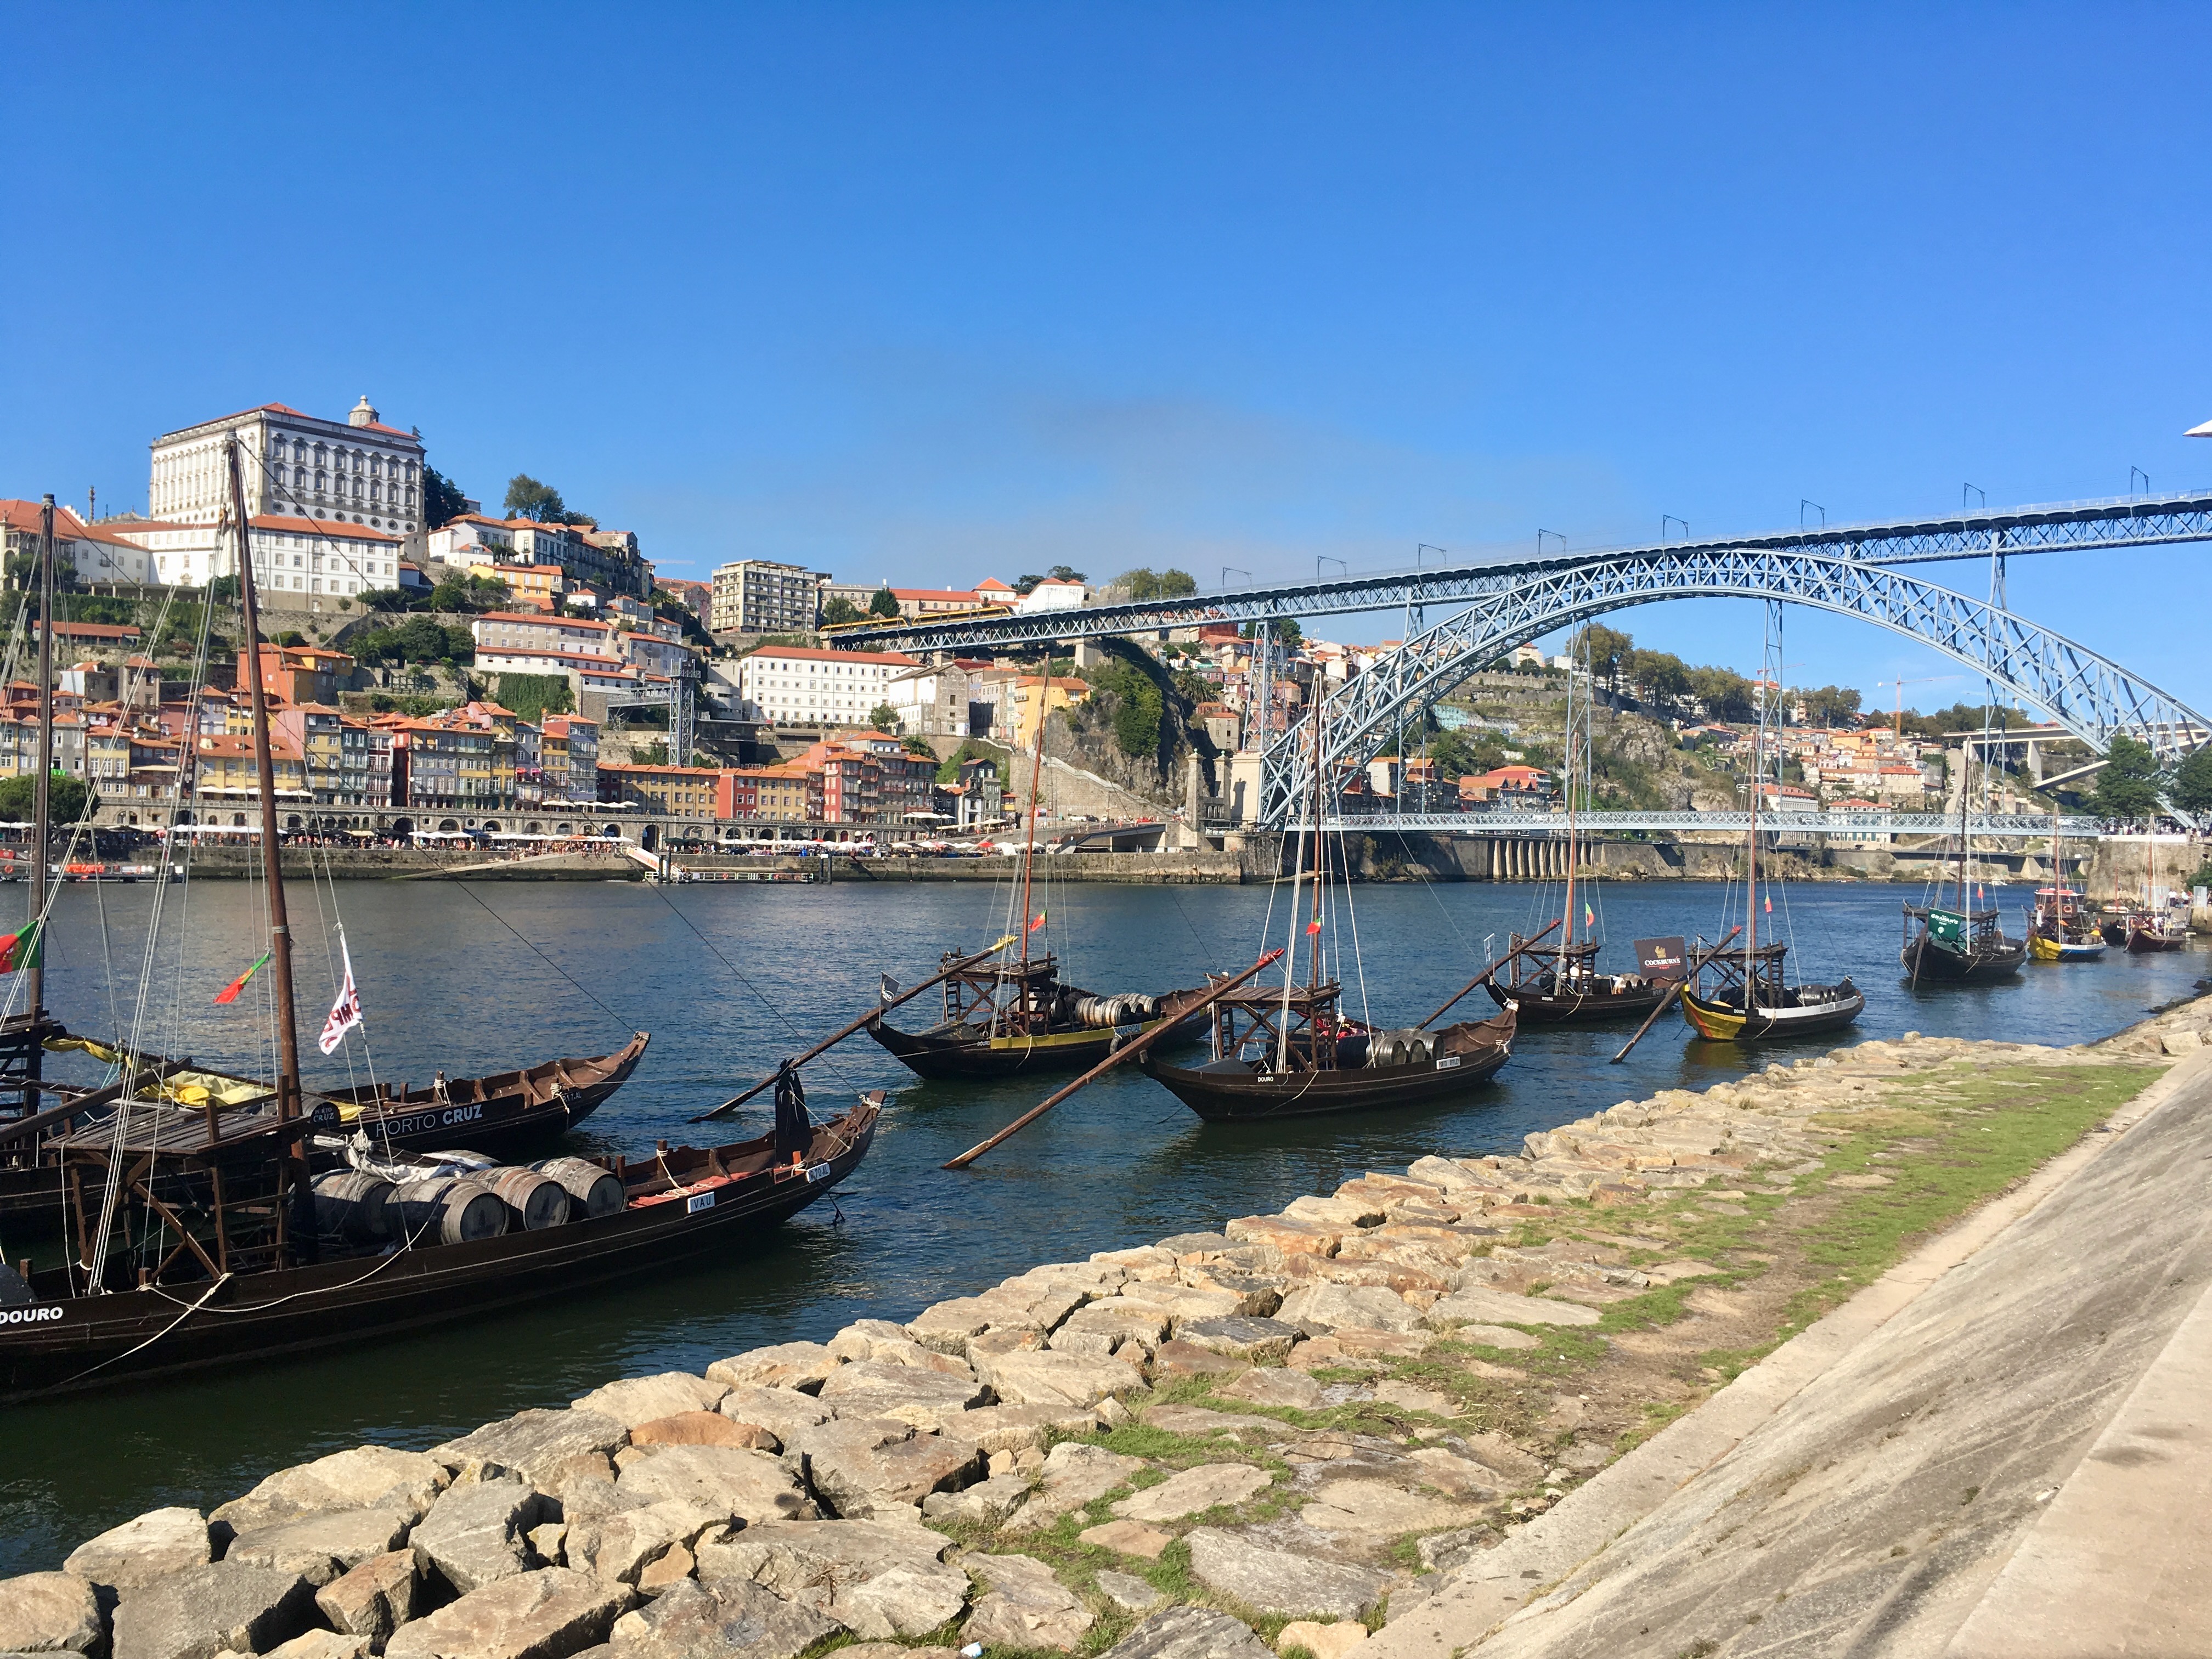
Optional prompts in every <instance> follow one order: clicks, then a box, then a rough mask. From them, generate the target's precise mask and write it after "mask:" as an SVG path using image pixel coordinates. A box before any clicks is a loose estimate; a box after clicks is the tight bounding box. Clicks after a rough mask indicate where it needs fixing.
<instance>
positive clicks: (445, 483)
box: [422, 464, 513, 530]
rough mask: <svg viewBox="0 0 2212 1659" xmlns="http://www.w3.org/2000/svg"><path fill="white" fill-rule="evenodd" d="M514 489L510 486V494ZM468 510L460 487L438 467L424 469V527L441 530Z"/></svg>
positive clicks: (467, 504)
mask: <svg viewBox="0 0 2212 1659" xmlns="http://www.w3.org/2000/svg"><path fill="white" fill-rule="evenodd" d="M512 488H513V487H512V486H509V490H510V493H512ZM468 510H469V503H468V498H467V497H466V496H465V495H462V494H461V491H460V486H459V485H458V484H456V483H454V482H453V480H452V479H451V478H448V477H447V476H446V475H445V474H444V473H442V472H441V471H438V469H437V468H436V467H435V466H431V465H427V464H426V465H424V466H423V468H422V527H423V528H424V529H425V530H436V529H440V528H441V527H442V526H446V525H449V524H451V523H452V522H453V520H456V519H458V518H459V517H460V516H461V514H462V513H465V512H467V511H468Z"/></svg>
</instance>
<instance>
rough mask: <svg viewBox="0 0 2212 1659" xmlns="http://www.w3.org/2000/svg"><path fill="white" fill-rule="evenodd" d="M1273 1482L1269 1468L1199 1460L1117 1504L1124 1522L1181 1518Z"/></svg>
mask: <svg viewBox="0 0 2212 1659" xmlns="http://www.w3.org/2000/svg"><path fill="white" fill-rule="evenodd" d="M1273 1482H1274V1477H1273V1475H1271V1474H1268V1473H1267V1470H1265V1469H1262V1468H1255V1467H1254V1466H1253V1465H1252V1464H1249V1463H1200V1465H1199V1466H1198V1467H1197V1468H1189V1469H1184V1470H1182V1472H1181V1473H1179V1474H1171V1475H1170V1476H1169V1477H1168V1478H1167V1479H1166V1480H1163V1481H1162V1482H1161V1483H1160V1484H1159V1485H1158V1486H1147V1487H1146V1488H1145V1490H1144V1491H1142V1492H1135V1493H1133V1494H1132V1495H1131V1496H1129V1497H1127V1498H1123V1499H1121V1502H1119V1503H1117V1504H1115V1505H1114V1513H1115V1514H1116V1515H1118V1516H1121V1518H1122V1519H1123V1520H1125V1521H1180V1520H1182V1518H1183V1517H1184V1516H1189V1515H1197V1514H1199V1513H1200V1512H1201V1511H1202V1510H1210V1509H1214V1508H1217V1507H1218V1506H1220V1505H1221V1504H1242V1503H1244V1502H1246V1501H1247V1500H1248V1499H1249V1498H1254V1497H1255V1496H1257V1495H1258V1494H1259V1493H1261V1492H1265V1491H1266V1490H1267V1488H1268V1486H1272V1485H1273Z"/></svg>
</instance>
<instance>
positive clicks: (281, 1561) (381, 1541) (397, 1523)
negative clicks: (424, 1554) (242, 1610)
mask: <svg viewBox="0 0 2212 1659" xmlns="http://www.w3.org/2000/svg"><path fill="white" fill-rule="evenodd" d="M409 1524H410V1523H409V1517H408V1514H407V1511H406V1510H333V1511H331V1513H330V1514H328V1515H309V1516H301V1518H300V1519H298V1520H296V1521H280V1522H276V1524H275V1525H274V1526H268V1527H256V1528H254V1529H253V1530H252V1531H251V1532H241V1533H240V1534H238V1536H237V1537H235V1538H234V1539H232V1540H231V1541H230V1547H229V1548H228V1549H227V1550H225V1551H224V1552H223V1555H222V1559H224V1560H226V1561H235V1562H237V1563H239V1564H240V1565H241V1566H248V1567H276V1568H278V1569H280V1570H282V1571H285V1572H296V1573H297V1574H299V1575H300V1577H302V1578H304V1579H306V1580H307V1582H308V1583H311V1584H313V1585H314V1586H316V1587H317V1588H318V1589H320V1588H321V1587H322V1586H323V1585H325V1584H327V1583H330V1582H331V1580H333V1579H335V1578H337V1577H338V1576H339V1575H340V1574H342V1573H345V1572H348V1571H351V1570H352V1569H353V1568H355V1567H357V1566H359V1565H361V1564H362V1562H364V1561H366V1560H368V1559H369V1558H370V1557H371V1556H374V1555H384V1554H386V1553H390V1552H391V1551H392V1550H396V1549H398V1547H399V1546H400V1545H401V1544H402V1543H403V1542H404V1541H405V1540H406V1537H407V1532H408V1527H409Z"/></svg>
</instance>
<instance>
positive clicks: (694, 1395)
mask: <svg viewBox="0 0 2212 1659" xmlns="http://www.w3.org/2000/svg"><path fill="white" fill-rule="evenodd" d="M729 1391H730V1384H728V1383H709V1382H708V1380H707V1379H706V1378H705V1377H703V1376H692V1375H691V1374H690V1372H689V1371H663V1372H661V1373H660V1374H659V1376H626V1377H624V1378H623V1379H622V1381H620V1382H618V1383H607V1384H605V1386H604V1387H602V1388H597V1389H592V1391H591V1393H589V1394H587V1395H585V1396H584V1397H583V1398H582V1399H580V1400H577V1401H571V1402H570V1404H571V1406H572V1407H573V1408H574V1409H575V1410H577V1411H580V1412H596V1413H598V1414H599V1415H600V1416H601V1417H611V1418H612V1419H614V1420H615V1421H616V1422H617V1423H619V1424H621V1425H623V1427H624V1428H626V1429H634V1428H635V1427H636V1426H637V1425H639V1424H641V1423H650V1422H651V1421H652V1420H653V1419H654V1418H656V1417H672V1416H674V1415H675V1414H676V1413H678V1412H710V1411H713V1410H714V1407H717V1406H719V1405H720V1404H721V1403H722V1396H723V1395H726V1394H727V1393H729Z"/></svg>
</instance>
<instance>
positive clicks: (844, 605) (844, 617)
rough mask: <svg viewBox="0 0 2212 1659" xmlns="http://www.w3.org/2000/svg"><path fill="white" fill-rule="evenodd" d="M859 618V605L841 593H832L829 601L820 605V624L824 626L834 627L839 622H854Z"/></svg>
mask: <svg viewBox="0 0 2212 1659" xmlns="http://www.w3.org/2000/svg"><path fill="white" fill-rule="evenodd" d="M858 621H860V607H859V606H858V605H854V603H853V602H852V600H850V599H847V598H846V597H845V596H844V595H843V594H842V593H838V594H835V595H833V596H832V597H831V598H830V600H829V603H828V604H827V605H823V607H822V625H823V627H824V628H834V627H836V625H837V624H838V623H854V622H858Z"/></svg>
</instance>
